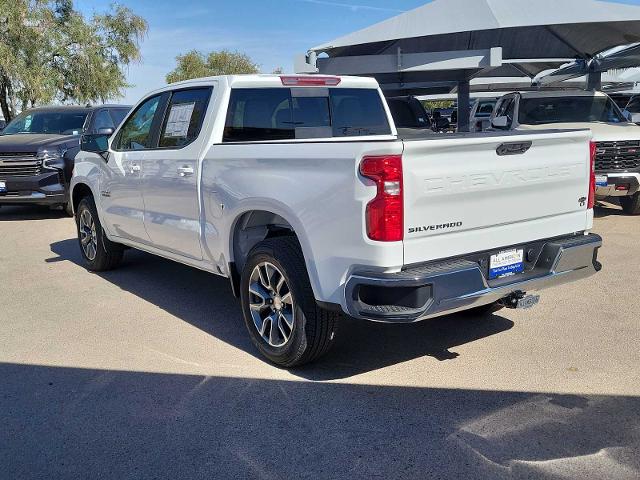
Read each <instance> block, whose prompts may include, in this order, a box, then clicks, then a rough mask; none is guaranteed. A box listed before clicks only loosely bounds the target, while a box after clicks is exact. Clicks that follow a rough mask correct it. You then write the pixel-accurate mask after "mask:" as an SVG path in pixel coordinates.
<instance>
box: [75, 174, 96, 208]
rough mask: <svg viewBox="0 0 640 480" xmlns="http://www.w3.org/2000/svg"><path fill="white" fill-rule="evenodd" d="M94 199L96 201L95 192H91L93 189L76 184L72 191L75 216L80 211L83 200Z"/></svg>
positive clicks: (84, 184)
mask: <svg viewBox="0 0 640 480" xmlns="http://www.w3.org/2000/svg"><path fill="white" fill-rule="evenodd" d="M89 196H90V197H94V199H95V195H94V193H93V190H91V187H90V186H89V185H88V184H86V183H83V182H80V183H76V184H75V185H73V186H72V189H71V203H72V205H73V213H74V214H75V212H77V211H78V205H79V204H80V202H81V201H82V199H83V198H85V197H89Z"/></svg>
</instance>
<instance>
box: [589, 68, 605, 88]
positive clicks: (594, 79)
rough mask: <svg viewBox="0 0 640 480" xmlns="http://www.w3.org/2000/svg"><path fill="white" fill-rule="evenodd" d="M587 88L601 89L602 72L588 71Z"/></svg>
mask: <svg viewBox="0 0 640 480" xmlns="http://www.w3.org/2000/svg"><path fill="white" fill-rule="evenodd" d="M587 90H602V72H594V71H590V72H589V73H588V74H587Z"/></svg>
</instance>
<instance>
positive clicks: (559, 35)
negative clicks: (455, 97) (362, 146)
mask: <svg viewBox="0 0 640 480" xmlns="http://www.w3.org/2000/svg"><path fill="white" fill-rule="evenodd" d="M618 22H620V23H618ZM634 22H637V25H635V28H634V26H633V25H630V24H633V23H634ZM581 24H600V25H602V24H608V25H606V26H603V27H604V28H597V29H596V30H597V31H596V30H594V28H595V27H593V26H592V27H591V28H590V29H585V28H580V26H581ZM568 25H572V26H573V27H572V29H570V30H568V29H566V28H563V26H568ZM529 27H541V28H542V29H546V36H548V37H556V40H560V41H561V42H560V43H564V44H565V45H566V46H568V47H569V50H573V53H574V54H575V55H577V56H582V55H584V54H591V55H593V54H595V53H598V52H600V51H602V50H605V49H607V48H611V47H613V46H616V45H620V44H628V43H632V42H636V41H640V28H638V27H640V8H639V7H637V6H632V5H623V4H619V3H611V2H605V1H597V0H434V1H432V2H430V3H428V4H426V5H424V6H422V7H419V8H417V9H415V10H412V11H409V12H406V13H404V14H401V15H399V16H397V17H394V18H391V19H389V20H386V21H383V22H381V23H378V24H376V25H373V26H371V27H368V28H365V29H363V30H360V31H357V32H354V33H351V34H349V35H345V36H344V37H341V38H338V39H336V40H333V41H330V42H327V43H325V44H323V45H319V46H317V47H314V48H313V49H312V51H317V52H321V51H322V52H329V51H331V50H336V49H342V48H348V47H353V46H357V45H364V44H371V43H378V42H389V41H396V40H401V39H411V38H421V37H433V36H439V35H447V36H449V35H451V34H460V33H465V32H474V33H475V38H473V39H472V40H473V41H474V42H476V43H478V45H469V46H467V47H465V48H464V49H469V50H472V49H476V48H490V47H495V46H503V48H505V49H508V45H507V44H506V42H504V41H503V42H502V43H494V40H495V39H494V38H491V37H493V35H487V34H486V33H483V32H485V31H490V30H501V29H512V28H520V29H523V28H529ZM532 33H534V32H533V31H532V32H528V31H526V30H522V34H523V35H525V36H529V35H530V34H532ZM535 33H537V35H538V36H539V35H540V33H541V32H535ZM595 37H598V38H595ZM503 40H505V39H504V38H503ZM487 41H488V42H489V43H490V45H488V46H487V45H486V42H487ZM454 43H455V42H454ZM551 43H554V42H551ZM480 44H482V45H480ZM539 46H540V47H545V48H546V49H547V50H546V51H541V52H540V53H541V55H530V54H529V53H527V54H526V55H525V56H516V57H513V56H511V55H509V54H508V53H507V52H505V58H550V57H555V56H558V55H557V54H558V53H566V51H567V49H566V48H564V49H560V50H562V52H560V51H552V50H550V49H549V47H550V45H539ZM458 49H461V48H455V47H453V46H451V47H449V48H444V49H443V50H458ZM555 50H558V49H555ZM423 51H424V50H423ZM432 51H433V50H432ZM359 54H364V52H362V53H359ZM330 55H331V54H330Z"/></svg>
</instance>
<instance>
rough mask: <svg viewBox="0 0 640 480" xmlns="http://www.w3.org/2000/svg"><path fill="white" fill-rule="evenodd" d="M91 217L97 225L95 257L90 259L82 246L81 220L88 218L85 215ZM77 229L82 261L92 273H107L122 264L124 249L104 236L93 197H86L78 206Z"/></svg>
mask: <svg viewBox="0 0 640 480" xmlns="http://www.w3.org/2000/svg"><path fill="white" fill-rule="evenodd" d="M86 214H88V215H90V217H91V219H92V220H93V222H94V224H95V247H94V248H95V256H94V257H93V258H90V256H88V255H87V253H86V252H85V249H84V247H83V244H82V238H81V237H82V236H81V233H80V228H81V219H82V218H86V217H83V216H84V215H86ZM76 227H77V230H78V244H79V246H80V253H81V254H82V259H83V260H84V262H85V266H86V267H87V269H88V270H89V271H92V272H106V271H108V270H113V269H114V268H116V267H117V266H118V265H120V262H122V257H123V255H124V247H123V246H122V245H119V244H117V243H114V242H112V241H110V240H109V239H108V238H107V237H106V235H105V234H104V230H103V229H102V225H101V224H100V219H99V217H98V211H97V209H96V204H95V202H94V201H93V198H92V197H85V198H83V199H82V200H81V201H80V204H79V205H78V211H77V212H76Z"/></svg>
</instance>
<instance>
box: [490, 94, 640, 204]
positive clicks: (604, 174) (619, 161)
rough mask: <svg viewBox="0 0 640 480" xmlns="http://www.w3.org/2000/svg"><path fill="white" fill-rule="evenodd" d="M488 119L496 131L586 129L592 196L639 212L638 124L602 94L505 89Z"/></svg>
mask: <svg viewBox="0 0 640 480" xmlns="http://www.w3.org/2000/svg"><path fill="white" fill-rule="evenodd" d="M633 121H635V122H640V118H637V117H634V118H633ZM491 123H492V127H493V128H496V129H501V130H519V131H532V130H548V129H550V128H554V129H581V128H588V129H590V130H591V131H592V132H593V141H594V142H595V145H594V148H595V162H596V165H595V169H596V181H597V190H596V197H597V198H598V199H599V200H604V199H606V198H609V197H618V198H619V200H620V203H621V205H622V208H623V209H624V211H625V212H626V213H627V214H629V215H640V127H639V126H638V125H634V124H633V123H631V122H629V120H628V119H627V118H626V117H625V116H624V115H623V114H622V112H621V111H620V109H619V108H618V106H617V105H616V104H615V103H614V102H613V100H611V98H609V97H608V96H607V95H606V94H604V93H602V92H585V91H554V92H540V91H538V92H523V93H510V94H508V95H505V96H504V97H502V98H501V99H500V100H499V101H498V104H497V105H496V108H495V110H494V113H493V115H492V117H491Z"/></svg>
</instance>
